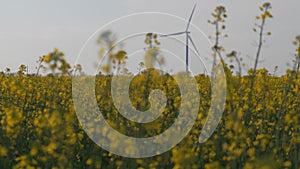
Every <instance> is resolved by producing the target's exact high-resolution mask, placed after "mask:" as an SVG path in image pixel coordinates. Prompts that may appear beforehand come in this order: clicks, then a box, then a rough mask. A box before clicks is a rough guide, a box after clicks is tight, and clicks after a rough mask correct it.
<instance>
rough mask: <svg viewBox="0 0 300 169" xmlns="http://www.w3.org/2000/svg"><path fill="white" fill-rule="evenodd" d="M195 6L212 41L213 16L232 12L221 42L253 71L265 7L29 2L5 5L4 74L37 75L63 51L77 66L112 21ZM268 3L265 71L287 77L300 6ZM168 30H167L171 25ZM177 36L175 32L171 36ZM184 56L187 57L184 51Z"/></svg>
mask: <svg viewBox="0 0 300 169" xmlns="http://www.w3.org/2000/svg"><path fill="white" fill-rule="evenodd" d="M195 2H197V4H198V6H197V10H196V12H195V15H194V18H193V24H195V25H196V26H198V27H199V28H200V29H201V30H203V32H204V33H205V34H207V35H211V34H212V33H213V32H212V31H213V27H212V26H211V25H209V24H208V23H207V20H208V19H210V18H211V17H210V13H211V12H212V11H213V10H214V8H215V7H216V6H217V5H224V6H225V7H226V8H227V11H228V19H227V21H226V25H227V29H226V31H225V32H226V33H228V34H229V38H227V39H224V40H222V43H223V44H224V46H225V48H226V49H227V50H228V51H231V50H233V49H234V50H237V51H239V52H240V53H241V55H240V56H241V57H243V58H244V59H245V63H246V65H248V66H249V67H252V65H253V62H254V60H251V59H249V58H248V57H252V58H253V57H254V54H255V51H256V47H255V45H254V42H256V41H257V35H256V34H255V33H253V32H252V28H253V26H254V23H255V16H256V15H258V14H259V12H260V11H259V9H258V7H259V6H260V5H261V4H262V3H263V2H264V1H260V0H248V1H241V0H226V1H225V0H224V1H221V0H215V1H204V0H186V1H182V0H164V1H158V0H151V1H149V0H109V1H108V0H107V1H104V0H100V1H96V0H90V1H80V0H72V1H71V0H65V1H58V0H51V1H46V2H45V1H43V2H42V1H39V0H27V1H0V23H1V27H0V46H1V47H0V57H1V59H0V71H2V70H4V69H5V68H6V67H10V68H11V69H12V71H16V70H17V68H18V66H19V65H20V64H26V65H28V66H29V70H30V71H31V72H34V71H35V66H36V63H35V61H36V60H37V59H38V57H39V56H41V55H43V54H46V53H48V52H51V51H52V50H53V48H55V47H57V48H59V49H61V50H62V51H63V52H64V53H65V55H66V58H67V59H68V61H69V62H70V63H71V64H73V63H75V60H76V57H77V55H78V53H79V50H80V48H81V47H82V46H83V44H84V43H85V41H86V40H87V39H88V38H89V37H90V36H91V35H92V34H93V33H94V32H95V31H96V30H97V29H98V28H100V27H101V26H103V25H104V24H106V23H108V22H109V21H111V20H114V19H117V18H119V17H122V16H125V15H129V14H132V13H136V12H164V13H170V14H173V15H177V16H179V17H182V18H188V16H189V15H190V11H191V8H192V6H193V5H194V3H195ZM269 2H271V3H272V7H273V8H272V10H271V11H272V14H273V15H274V18H273V19H271V20H269V21H268V22H267V27H266V28H267V30H269V31H271V32H272V33H273V34H272V36H271V37H268V38H266V45H265V47H264V48H263V51H262V55H261V56H262V58H261V60H263V62H262V63H260V67H266V68H268V69H269V70H270V71H272V70H273V67H274V66H275V65H278V66H279V70H280V72H281V73H282V72H284V71H285V69H286V63H288V62H289V63H291V60H292V59H293V56H292V55H293V53H294V49H295V47H294V46H293V45H292V41H293V39H294V37H295V36H296V35H298V34H300V23H299V22H298V21H299V16H300V10H299V9H298V8H299V6H300V1H299V0H286V1H282V0H271V1H269ZM133 26H134V25H133ZM164 26H165V27H168V24H167V23H166V25H164ZM170 26H172V25H170ZM173 30H174V29H172V27H170V31H173ZM174 31H177V29H176V30H174ZM178 31H180V30H178ZM116 33H117V34H118V32H116ZM182 52H183V53H184V48H183V49H182ZM179 55H180V54H179ZM83 68H84V69H89V67H83Z"/></svg>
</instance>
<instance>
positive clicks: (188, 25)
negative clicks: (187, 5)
mask: <svg viewBox="0 0 300 169" xmlns="http://www.w3.org/2000/svg"><path fill="white" fill-rule="evenodd" d="M196 6H197V4H195V5H194V8H193V10H192V13H191V16H190V18H189V20H188V24H187V27H186V29H185V31H183V32H176V33H171V34H166V35H161V37H168V36H177V35H182V34H185V35H186V42H185V70H186V72H188V67H189V41H190V42H191V43H192V45H193V47H194V49H195V51H196V52H197V54H198V55H199V52H198V50H197V48H196V45H195V43H194V41H193V40H192V37H191V36H190V33H191V32H190V31H189V27H190V24H191V21H192V17H193V15H194V12H195V9H196Z"/></svg>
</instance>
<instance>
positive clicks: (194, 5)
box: [185, 3, 197, 31]
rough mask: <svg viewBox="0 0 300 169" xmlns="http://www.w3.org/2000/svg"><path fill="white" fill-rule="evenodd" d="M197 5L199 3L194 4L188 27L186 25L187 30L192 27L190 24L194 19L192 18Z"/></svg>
mask: <svg viewBox="0 0 300 169" xmlns="http://www.w3.org/2000/svg"><path fill="white" fill-rule="evenodd" d="M196 6H197V3H196V4H195V5H194V8H193V10H192V14H191V16H190V18H189V22H188V25H187V27H186V29H185V30H186V31H187V30H188V29H189V27H190V24H191V21H192V18H193V15H194V12H195V9H196Z"/></svg>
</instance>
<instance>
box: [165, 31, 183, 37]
mask: <svg viewBox="0 0 300 169" xmlns="http://www.w3.org/2000/svg"><path fill="white" fill-rule="evenodd" d="M185 33H187V32H177V33H171V34H166V35H160V37H167V36H175V35H181V34H185Z"/></svg>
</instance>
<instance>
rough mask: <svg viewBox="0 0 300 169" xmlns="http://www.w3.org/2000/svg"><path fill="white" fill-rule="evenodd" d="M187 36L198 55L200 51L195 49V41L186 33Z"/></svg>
mask: <svg viewBox="0 0 300 169" xmlns="http://www.w3.org/2000/svg"><path fill="white" fill-rule="evenodd" d="M188 38H189V40H190V41H191V43H192V45H193V47H194V50H195V51H196V53H197V55H198V56H200V53H199V51H198V49H197V47H196V45H195V43H194V41H193V39H192V37H191V36H190V35H188Z"/></svg>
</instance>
